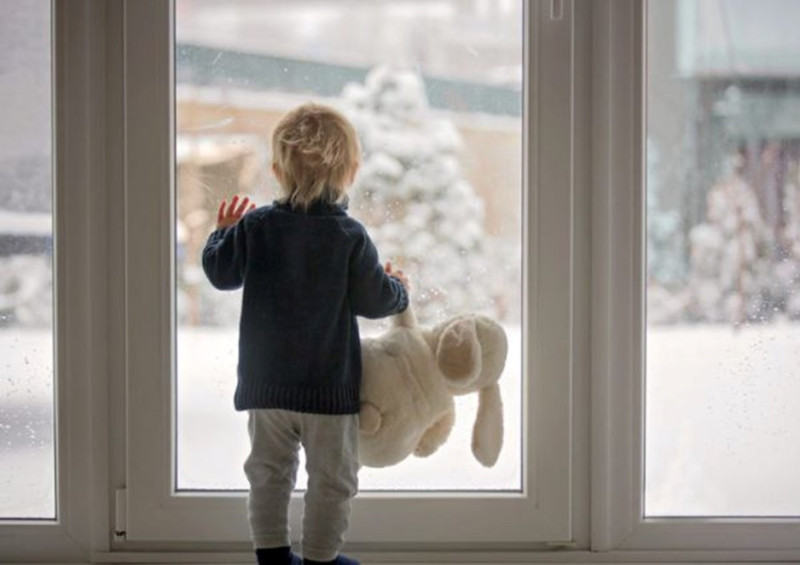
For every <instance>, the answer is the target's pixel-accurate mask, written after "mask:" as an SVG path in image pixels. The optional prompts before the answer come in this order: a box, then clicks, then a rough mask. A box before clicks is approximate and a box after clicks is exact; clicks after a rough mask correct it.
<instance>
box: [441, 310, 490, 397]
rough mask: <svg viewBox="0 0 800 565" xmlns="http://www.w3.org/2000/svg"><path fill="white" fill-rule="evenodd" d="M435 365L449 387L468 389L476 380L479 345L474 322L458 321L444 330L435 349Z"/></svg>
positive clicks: (479, 352) (479, 371) (478, 366)
mask: <svg viewBox="0 0 800 565" xmlns="http://www.w3.org/2000/svg"><path fill="white" fill-rule="evenodd" d="M436 363H437V364H438V365H439V369H440V370H441V371H442V373H443V374H444V377H445V378H446V379H447V381H448V383H449V384H450V385H451V386H454V387H457V388H464V387H468V386H469V385H471V384H472V383H473V382H474V381H475V380H476V379H477V378H478V376H479V375H480V374H481V363H482V361H481V344H480V342H479V341H478V335H477V332H476V330H475V321H474V320H471V319H462V320H458V321H456V322H453V323H452V324H450V325H449V326H447V328H445V330H444V331H443V332H442V334H441V336H440V337H439V345H438V346H437V348H436Z"/></svg>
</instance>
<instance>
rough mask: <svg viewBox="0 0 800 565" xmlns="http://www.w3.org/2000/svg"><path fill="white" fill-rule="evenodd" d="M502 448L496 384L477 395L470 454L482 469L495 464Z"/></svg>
mask: <svg viewBox="0 0 800 565" xmlns="http://www.w3.org/2000/svg"><path fill="white" fill-rule="evenodd" d="M502 447H503V399H502V398H501V397H500V387H499V386H498V385H497V383H494V384H491V385H488V386H485V387H483V388H482V389H481V390H480V392H479V393H478V415H477V416H476V417H475V426H474V427H473V428H472V454H473V455H474V456H475V459H477V460H478V462H480V464H481V465H483V466H484V467H491V466H493V465H494V464H495V463H496V462H497V458H498V457H499V455H500V449H501V448H502Z"/></svg>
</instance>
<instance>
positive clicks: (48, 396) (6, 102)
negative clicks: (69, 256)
mask: <svg viewBox="0 0 800 565" xmlns="http://www.w3.org/2000/svg"><path fill="white" fill-rule="evenodd" d="M50 17H51V16H50V0H29V1H26V2H3V3H0V53H3V56H2V58H0V123H2V124H3V126H2V128H0V519H3V518H19V519H26V518H39V519H54V518H55V517H56V504H55V449H54V446H53V269H52V266H53V228H52V223H53V222H52V205H53V196H52V192H53V190H52V148H51V143H52V141H51V140H52V135H53V125H52V111H51V104H52V95H51V90H52V88H51V71H50V64H51V56H50V51H51V40H52V39H51V38H52V34H51V31H50Z"/></svg>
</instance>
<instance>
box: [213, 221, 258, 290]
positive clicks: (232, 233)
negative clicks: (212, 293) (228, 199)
mask: <svg viewBox="0 0 800 565" xmlns="http://www.w3.org/2000/svg"><path fill="white" fill-rule="evenodd" d="M245 242H246V234H245V229H244V221H243V220H239V221H238V222H237V223H236V225H233V226H230V227H228V228H222V229H218V230H215V231H213V232H212V233H211V235H209V236H208V241H207V242H206V246H205V248H204V249H203V270H204V271H205V273H206V276H207V277H208V280H209V281H210V282H211V284H212V285H214V287H215V288H218V289H219V290H236V289H237V288H239V287H240V286H242V284H243V283H244V267H245V259H246V257H247V251H246V247H245Z"/></svg>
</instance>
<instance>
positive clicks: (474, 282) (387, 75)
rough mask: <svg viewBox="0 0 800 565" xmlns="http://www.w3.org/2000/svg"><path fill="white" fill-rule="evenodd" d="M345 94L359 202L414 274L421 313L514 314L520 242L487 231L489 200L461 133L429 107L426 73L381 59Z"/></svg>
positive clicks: (361, 212) (387, 254)
mask: <svg viewBox="0 0 800 565" xmlns="http://www.w3.org/2000/svg"><path fill="white" fill-rule="evenodd" d="M343 98H344V101H345V105H346V106H345V109H346V111H347V113H348V115H349V117H350V119H351V120H352V121H353V123H354V125H355V127H356V129H357V130H358V132H359V136H360V139H361V143H362V150H363V162H362V166H361V169H360V171H359V174H358V177H357V179H356V183H355V185H354V186H353V188H352V189H351V191H350V198H351V200H350V207H351V212H352V213H353V215H354V216H355V217H357V218H359V219H361V220H362V221H363V222H364V223H365V224H366V225H367V226H368V228H369V230H370V233H371V235H372V237H373V239H374V240H375V243H376V245H377V247H378V249H379V251H380V253H381V256H382V257H384V258H386V259H392V260H394V261H395V262H396V263H397V264H398V266H400V268H403V269H404V270H405V271H406V272H407V273H408V274H409V275H410V276H411V277H412V292H413V300H414V307H415V310H416V312H417V315H418V316H419V317H420V318H421V319H422V321H424V322H429V321H435V320H440V319H442V318H444V317H446V316H448V315H451V314H454V313H459V312H464V311H480V312H484V313H488V314H489V315H494V316H501V315H503V314H505V313H506V312H504V311H503V310H504V308H503V303H504V302H508V299H507V298H505V297H504V294H508V293H509V291H511V292H514V293H516V294H518V289H517V288H518V287H517V285H513V284H508V280H509V279H510V278H512V279H513V277H515V276H518V274H515V273H510V272H509V270H510V269H513V268H517V269H518V268H519V267H518V265H519V259H518V256H519V255H518V253H519V252H518V250H506V253H508V254H509V255H505V256H503V255H502V253H503V251H502V250H501V249H500V246H501V245H502V244H500V243H498V242H495V241H492V240H491V238H490V237H489V236H488V234H487V233H486V232H485V230H484V205H483V201H482V200H481V199H480V197H479V196H478V195H477V194H476V192H475V190H474V189H473V187H472V186H471V185H470V183H469V182H467V181H466V180H465V179H464V178H463V177H462V174H461V166H460V164H459V157H458V154H459V150H460V149H461V144H462V139H461V135H460V134H459V132H458V130H457V129H456V127H455V125H454V124H453V122H452V121H451V120H449V119H447V118H444V117H441V116H438V115H436V114H435V113H434V112H433V111H432V110H431V109H430V108H429V106H428V103H427V97H426V93H425V86H424V83H423V81H422V79H421V77H420V76H419V75H417V74H416V73H413V72H410V71H403V70H392V69H388V68H386V67H380V68H377V69H375V70H373V71H372V72H371V73H370V74H369V75H368V77H367V79H366V81H365V83H364V84H356V83H352V84H349V85H348V86H347V87H346V88H345V91H344V93H343ZM512 263H513V266H511V267H509V265H510V264H512Z"/></svg>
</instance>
